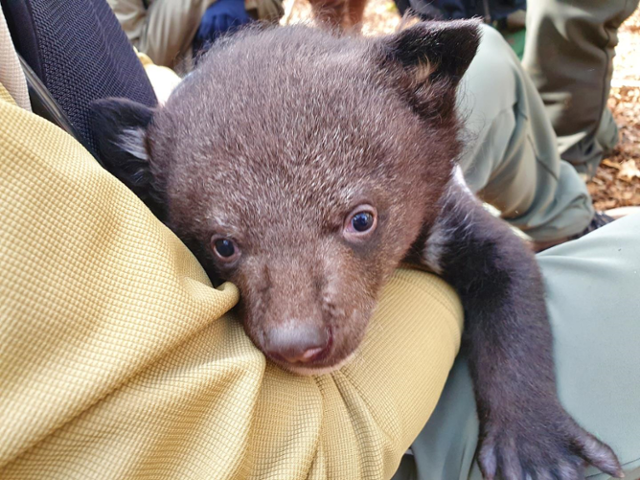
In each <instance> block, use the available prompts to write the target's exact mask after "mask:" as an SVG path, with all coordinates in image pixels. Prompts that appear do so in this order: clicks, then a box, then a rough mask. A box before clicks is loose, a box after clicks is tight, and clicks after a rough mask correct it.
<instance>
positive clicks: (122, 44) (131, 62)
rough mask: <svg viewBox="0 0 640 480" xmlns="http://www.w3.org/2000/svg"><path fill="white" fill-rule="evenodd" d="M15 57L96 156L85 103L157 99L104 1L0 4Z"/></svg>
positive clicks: (23, 0)
mask: <svg viewBox="0 0 640 480" xmlns="http://www.w3.org/2000/svg"><path fill="white" fill-rule="evenodd" d="M2 7H3V10H4V13H5V16H6V17H7V20H8V24H9V28H10V30H11V35H12V37H14V43H15V45H16V48H17V50H18V52H19V53H20V54H21V55H22V57H23V58H24V59H25V60H26V61H27V63H29V64H30V66H31V67H32V68H33V69H34V71H35V72H36V73H37V74H38V75H39V76H40V78H41V80H42V81H43V83H44V84H45V86H46V87H47V88H48V90H49V91H50V92H51V95H52V96H53V98H54V99H55V100H56V101H57V102H58V104H59V105H60V107H61V108H62V110H63V111H64V112H65V113H66V114H67V116H68V118H69V121H70V122H71V124H72V125H73V126H74V128H75V129H76V130H77V132H78V134H79V135H80V136H81V137H83V138H82V141H83V143H84V144H85V145H88V146H89V148H90V149H92V150H93V152H92V153H94V154H95V152H96V150H97V149H96V142H95V140H94V138H93V135H92V133H91V122H90V111H89V104H90V103H91V102H92V101H93V100H97V99H100V98H106V97H125V98H128V99H130V100H133V101H136V102H140V103H143V104H145V105H147V106H150V107H153V106H155V105H156V103H157V101H156V97H155V95H154V93H153V88H152V87H151V84H150V83H149V80H148V78H147V75H146V74H145V72H144V68H143V67H142V64H141V63H140V62H139V61H138V58H137V57H136V55H135V53H134V51H133V49H132V48H131V45H130V44H129V41H128V39H127V37H126V35H125V34H124V32H123V31H122V29H121V28H120V24H119V23H118V20H117V19H116V18H115V15H114V14H113V12H112V11H111V9H110V8H109V5H108V4H107V2H106V1H105V0H2Z"/></svg>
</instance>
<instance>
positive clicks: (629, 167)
mask: <svg viewBox="0 0 640 480" xmlns="http://www.w3.org/2000/svg"><path fill="white" fill-rule="evenodd" d="M636 177H638V178H640V170H638V167H637V166H636V162H634V161H633V160H627V161H626V162H623V163H622V164H621V165H620V171H619V172H618V178H619V179H621V180H627V181H628V180H633V179H634V178H636Z"/></svg>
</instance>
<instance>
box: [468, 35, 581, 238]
mask: <svg viewBox="0 0 640 480" xmlns="http://www.w3.org/2000/svg"><path fill="white" fill-rule="evenodd" d="M459 108H460V114H461V116H462V118H463V119H464V122H465V126H466V128H465V141H466V144H467V149H466V151H465V152H464V154H463V155H462V157H461V160H460V163H461V166H462V169H463V171H464V174H465V178H466V180H467V183H468V184H469V187H470V188H471V190H472V191H474V192H476V193H477V194H478V195H479V196H480V197H481V198H482V199H483V200H484V201H485V202H487V203H490V204H492V205H493V206H495V207H496V208H497V209H498V210H500V211H501V212H502V217H503V218H504V219H505V220H507V221H508V222H509V223H510V224H512V225H513V226H514V227H518V228H519V229H520V230H522V231H524V232H525V233H526V234H528V235H529V236H530V237H531V238H532V239H534V240H537V241H549V240H556V239H560V238H564V237H567V236H569V235H574V234H576V233H579V232H582V231H583V230H584V229H585V227H586V226H587V225H588V224H589V222H590V221H591V219H592V218H593V207H592V203H591V197H590V195H589V193H588V191H587V187H586V186H585V184H584V181H583V180H582V179H581V178H580V176H579V175H578V173H577V172H576V171H575V169H574V168H573V167H572V166H571V165H570V164H569V163H567V162H565V161H563V160H562V159H561V158H560V154H559V152H558V144H557V138H556V135H555V133H554V131H553V127H552V125H551V123H550V122H549V119H548V118H547V116H546V112H545V107H544V104H543V103H542V100H541V99H540V95H539V94H538V92H537V90H536V88H535V86H534V85H533V83H532V82H531V79H530V78H529V76H528V75H527V74H526V72H525V71H524V69H523V68H522V64H521V63H520V61H519V60H518V57H517V56H516V55H515V54H514V53H513V51H512V50H511V48H510V47H509V45H508V44H507V43H506V41H505V40H504V39H503V38H502V36H501V35H500V34H499V33H498V32H496V31H495V30H494V29H492V28H490V27H484V29H483V35H482V42H481V44H480V48H479V49H478V53H477V55H476V57H475V59H474V60H473V62H472V63H471V65H470V67H469V70H468V71H467V73H466V74H465V77H464V79H463V81H462V84H461V86H460V89H459Z"/></svg>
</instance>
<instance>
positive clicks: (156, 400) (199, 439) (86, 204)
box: [0, 86, 462, 480]
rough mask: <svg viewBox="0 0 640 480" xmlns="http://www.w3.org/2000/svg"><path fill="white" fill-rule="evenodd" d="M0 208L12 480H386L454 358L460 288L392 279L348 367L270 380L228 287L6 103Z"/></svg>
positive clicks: (40, 123) (3, 377) (132, 201)
mask: <svg viewBox="0 0 640 480" xmlns="http://www.w3.org/2000/svg"><path fill="white" fill-rule="evenodd" d="M0 199H2V200H1V201H0V218H1V219H2V221H1V222H0V478H2V479H3V480H8V479H83V480H86V479H105V478H108V479H118V478H126V479H135V478H145V479H167V478H189V479H216V480H218V479H242V478H255V479H260V480H264V479H273V480H284V479H302V478H317V479H320V478H323V479H324V478H327V479H358V478H370V479H378V478H385V477H386V478H388V477H390V476H391V475H392V473H393V472H394V470H395V468H396V466H397V464H398V462H399V461H400V458H401V456H402V454H403V453H404V451H405V449H406V448H407V447H408V446H409V444H410V443H411V441H412V439H413V438H414V437H415V436H416V435H417V433H418V432H419V431H420V429H421V428H422V426H423V425H424V423H425V422H426V420H427V418H428V416H429V414H430V412H431V411H432V410H433V408H434V407H435V404H436V401H437V399H438V396H439V394H440V392H441V389H442V387H443V385H444V382H445V380H446V378H447V374H448V371H449V369H450V367H451V365H452V362H453V359H454V356H455V354H456V352H457V350H458V346H459V341H460V325H461V323H460V322H461V317H462V313H461V309H460V305H459V303H458V301H457V300H456V298H455V295H454V294H453V292H452V291H451V289H450V288H449V287H447V286H446V285H445V284H444V283H443V282H442V281H440V280H439V279H437V278H435V277H433V276H429V275H426V274H424V273H419V272H414V271H399V272H398V273H397V274H396V275H395V276H394V278H393V280H392V281H391V283H390V285H389V286H388V288H387V290H386V292H385V296H384V299H383V302H382V304H381V305H380V308H379V310H378V313H377V317H376V318H375V319H374V321H373V323H372V325H371V327H370V330H369V332H368V335H367V338H366V340H365V344H364V345H363V348H362V349H361V351H360V352H359V354H358V355H357V357H356V359H355V361H354V362H353V363H352V364H350V365H348V366H347V367H344V368H343V369H342V370H341V371H340V372H337V373H335V374H333V375H331V376H323V377H319V378H310V377H297V376H293V375H290V374H287V373H285V372H283V371H281V370H279V369H278V368H276V367H273V366H272V365H270V364H266V362H265V360H264V357H263V356H262V355H261V354H260V352H258V351H257V350H256V349H255V348H254V347H253V346H252V344H251V342H250V341H249V340H248V339H247V337H246V336H245V335H244V333H243V330H242V328H241V326H240V325H239V324H238V322H236V321H235V320H234V318H233V316H232V315H231V314H229V313H226V312H228V310H229V309H230V308H231V307H232V306H233V305H234V304H235V303H236V301H237V299H238V292H237V290H236V288H235V287H234V286H232V285H230V284H226V285H224V286H223V287H222V288H221V289H214V288H212V287H211V286H210V285H209V283H208V281H207V279H206V277H205V275H204V273H203V271H202V269H201V268H200V266H199V265H198V264H197V262H196V261H195V260H194V258H193V257H192V256H191V254H190V253H189V251H188V250H187V249H186V248H185V247H184V246H183V245H182V244H181V243H180V242H179V241H178V239H177V238H176V237H175V236H174V235H173V234H172V233H171V232H170V231H168V230H167V229H166V228H165V227H164V226H163V225H161V224H160V223H158V221H157V220H156V219H155V218H154V217H153V216H152V215H151V213H150V212H149V211H148V210H147V209H146V208H145V207H144V205H143V204H142V203H141V202H140V201H139V200H138V199H137V198H136V197H135V196H134V195H133V194H132V193H131V192H130V191H129V190H127V189H126V188H125V187H124V186H122V185H121V184H120V183H119V182H118V181H116V180H115V179H114V178H113V177H111V176H110V175H109V174H108V173H107V172H105V171H104V170H103V169H102V168H101V167H100V166H99V165H98V164H97V163H96V162H95V161H94V160H93V159H92V158H91V157H90V156H89V155H88V153H87V152H86V151H85V150H83V149H82V147H80V146H79V144H78V143H77V142H75V141H74V140H73V139H72V138H70V137H69V136H68V135H67V134H65V133H64V132H62V131H61V130H60V129H58V128H57V127H55V126H53V125H51V124H49V123H48V122H46V121H45V120H42V119H41V118H38V117H36V116H35V115H33V114H30V113H28V112H26V111H24V110H22V109H20V108H19V107H17V106H16V105H15V104H12V103H11V98H10V97H9V96H8V94H7V92H6V90H4V89H3V88H2V87H1V86H0ZM398 352H401V353H402V354H401V355H398ZM418 378H419V379H420V380H419V381H418V380H417V379H418Z"/></svg>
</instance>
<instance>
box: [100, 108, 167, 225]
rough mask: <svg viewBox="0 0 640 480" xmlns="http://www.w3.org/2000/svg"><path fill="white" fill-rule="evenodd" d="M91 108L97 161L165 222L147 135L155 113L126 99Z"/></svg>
mask: <svg viewBox="0 0 640 480" xmlns="http://www.w3.org/2000/svg"><path fill="white" fill-rule="evenodd" d="M91 108H92V114H93V115H92V128H93V132H94V135H95V138H96V140H97V142H98V155H99V156H100V160H101V161H102V162H103V164H104V165H105V167H106V168H107V170H109V171H110V172H111V173H112V174H113V175H115V176H116V177H117V178H118V179H119V180H120V181H122V182H123V183H124V184H125V185H126V186H127V187H129V188H130V189H131V190H132V191H133V192H134V193H135V194H136V195H137V196H138V197H140V199H141V200H142V201H143V202H144V203H145V204H146V205H147V206H148V207H149V208H150V209H151V211H152V212H153V213H154V214H155V215H156V216H157V217H158V218H160V220H163V221H164V220H165V217H166V207H165V200H164V194H163V189H162V187H161V186H160V185H158V182H157V179H155V178H154V175H153V172H152V170H151V163H150V156H149V149H148V145H147V135H146V133H147V128H148V127H149V125H150V124H151V122H152V121H153V115H154V113H155V110H153V109H151V108H149V107H147V106H145V105H142V104H140V103H136V102H132V101H131V100H128V99H125V98H105V99H102V100H96V101H95V102H93V103H92V104H91Z"/></svg>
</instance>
